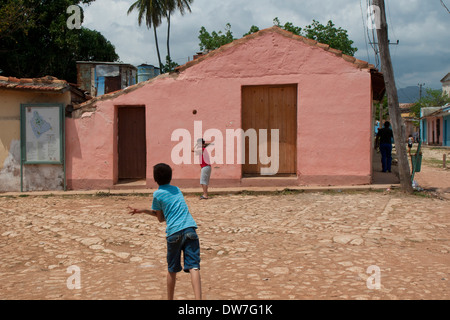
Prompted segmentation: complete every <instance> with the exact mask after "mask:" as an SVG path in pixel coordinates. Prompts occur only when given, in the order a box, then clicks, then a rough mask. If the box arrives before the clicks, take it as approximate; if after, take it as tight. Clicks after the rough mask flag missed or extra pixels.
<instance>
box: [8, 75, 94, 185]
mask: <svg viewBox="0 0 450 320" xmlns="http://www.w3.org/2000/svg"><path fill="white" fill-rule="evenodd" d="M88 99H89V97H87V96H86V95H85V94H84V92H83V91H82V90H80V89H78V88H76V87H74V86H73V85H72V84H70V83H67V81H65V80H59V79H57V78H55V77H51V76H46V77H42V78H21V79H18V78H14V77H1V76H0V192H7V191H16V192H17V191H20V190H21V189H22V188H23V190H24V191H39V190H63V188H64V165H63V164H52V163H47V162H46V161H47V160H48V159H49V158H53V157H55V156H57V153H56V151H55V150H57V149H58V148H57V147H58V145H59V144H58V143H57V142H58V141H60V137H59V135H58V133H60V134H62V136H64V125H61V126H60V130H56V129H55V128H53V129H55V131H57V132H56V134H55V132H51V130H50V129H52V128H51V127H50V125H49V123H51V122H49V123H46V120H47V121H49V120H48V118H46V119H44V120H43V121H42V123H38V124H39V125H41V128H42V131H41V132H38V134H37V133H35V135H36V139H34V140H35V142H36V144H34V143H29V140H28V139H27V136H31V137H33V134H32V133H31V132H30V134H29V135H26V134H22V133H24V132H26V131H23V130H24V128H25V127H26V126H27V125H28V124H30V120H29V121H26V119H27V117H30V116H31V114H32V109H34V110H43V111H42V112H44V113H45V112H48V111H46V109H47V108H49V107H54V106H60V107H63V108H62V110H64V109H66V111H67V109H70V108H71V106H72V105H73V104H78V103H83V102H85V101H86V100H88ZM60 107H59V108H60ZM35 108H40V109H35ZM39 112H41V111H39ZM62 112H63V111H60V112H59V113H60V114H59V115H60V117H61V118H62V119H64V118H63V117H64V114H62ZM44 118H45V117H44ZM30 128H35V127H32V125H30ZM22 131H23V132H22ZM47 131H49V132H47ZM28 156H34V157H35V158H34V159H31V158H28ZM25 158H27V161H28V163H25V162H24V161H25Z"/></svg>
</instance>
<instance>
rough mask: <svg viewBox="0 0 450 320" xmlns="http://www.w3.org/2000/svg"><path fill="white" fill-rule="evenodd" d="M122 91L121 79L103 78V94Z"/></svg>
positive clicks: (118, 77)
mask: <svg viewBox="0 0 450 320" xmlns="http://www.w3.org/2000/svg"><path fill="white" fill-rule="evenodd" d="M120 89H122V81H121V77H120V76H117V77H105V94H106V93H110V92H115V91H118V90H120Z"/></svg>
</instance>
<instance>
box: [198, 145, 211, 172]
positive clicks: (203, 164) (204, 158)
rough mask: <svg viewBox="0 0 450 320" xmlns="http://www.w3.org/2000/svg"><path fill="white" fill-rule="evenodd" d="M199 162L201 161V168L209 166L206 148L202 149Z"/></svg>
mask: <svg viewBox="0 0 450 320" xmlns="http://www.w3.org/2000/svg"><path fill="white" fill-rule="evenodd" d="M200 161H201V164H200V166H201V167H202V168H204V167H209V166H211V164H210V162H211V161H210V160H209V154H208V151H206V148H202V154H201V160H200Z"/></svg>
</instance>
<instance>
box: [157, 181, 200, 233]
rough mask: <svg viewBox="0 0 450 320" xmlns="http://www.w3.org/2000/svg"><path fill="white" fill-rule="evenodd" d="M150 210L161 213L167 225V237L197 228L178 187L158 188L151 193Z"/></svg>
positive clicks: (166, 186)
mask: <svg viewBox="0 0 450 320" xmlns="http://www.w3.org/2000/svg"><path fill="white" fill-rule="evenodd" d="M152 210H156V211H162V212H163V214H164V218H165V219H166V223H167V228H166V234H167V237H168V236H171V235H172V234H174V233H177V232H179V231H181V230H184V229H187V228H197V224H196V223H195V221H194V218H192V215H191V213H190V212H189V208H188V206H187V204H186V201H185V200H184V197H183V194H182V193H181V190H180V189H179V188H178V187H175V186H171V185H170V184H166V185H163V186H159V189H158V190H156V191H155V193H153V204H152Z"/></svg>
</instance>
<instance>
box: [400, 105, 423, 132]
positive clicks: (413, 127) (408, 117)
mask: <svg viewBox="0 0 450 320" xmlns="http://www.w3.org/2000/svg"><path fill="white" fill-rule="evenodd" d="M413 106H414V103H400V112H401V115H402V118H403V122H404V124H405V134H406V138H408V137H409V136H410V135H411V136H413V137H415V136H416V135H417V134H418V131H419V128H418V124H419V119H417V118H415V117H414V115H413V114H412V113H411V108H412V107H413Z"/></svg>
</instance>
